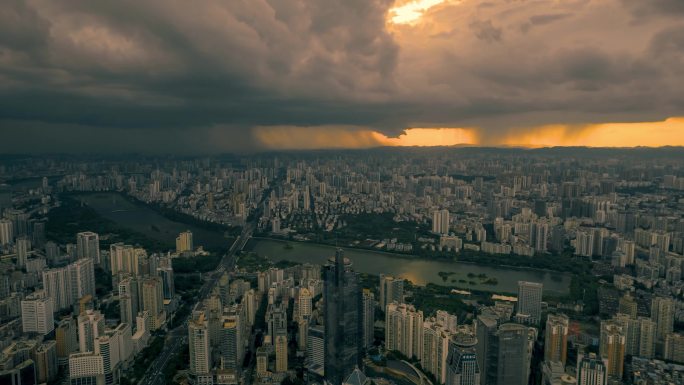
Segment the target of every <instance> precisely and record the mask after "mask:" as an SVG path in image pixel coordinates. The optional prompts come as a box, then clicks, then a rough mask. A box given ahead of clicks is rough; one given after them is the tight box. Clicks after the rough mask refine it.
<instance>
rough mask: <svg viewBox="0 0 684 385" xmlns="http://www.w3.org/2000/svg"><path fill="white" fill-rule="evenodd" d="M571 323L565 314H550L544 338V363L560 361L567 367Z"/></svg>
mask: <svg viewBox="0 0 684 385" xmlns="http://www.w3.org/2000/svg"><path fill="white" fill-rule="evenodd" d="M569 323H570V321H569V319H568V316H566V315H565V314H549V316H548V318H547V319H546V334H545V336H544V361H560V362H562V363H563V365H565V362H566V359H567V350H568V329H569Z"/></svg>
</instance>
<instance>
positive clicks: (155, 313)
mask: <svg viewBox="0 0 684 385" xmlns="http://www.w3.org/2000/svg"><path fill="white" fill-rule="evenodd" d="M142 309H143V310H146V311H148V312H149V313H150V316H151V317H152V330H157V329H159V328H160V327H161V325H162V324H163V323H164V321H165V320H166V319H165V313H164V291H163V288H162V280H161V278H159V277H148V278H145V279H143V281H142Z"/></svg>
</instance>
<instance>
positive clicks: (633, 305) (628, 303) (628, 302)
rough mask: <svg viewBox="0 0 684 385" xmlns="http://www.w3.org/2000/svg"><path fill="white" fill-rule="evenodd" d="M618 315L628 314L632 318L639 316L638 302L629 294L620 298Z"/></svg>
mask: <svg viewBox="0 0 684 385" xmlns="http://www.w3.org/2000/svg"><path fill="white" fill-rule="evenodd" d="M618 313H622V314H627V315H629V316H630V317H632V318H636V316H637V302H636V299H635V298H634V297H632V296H631V295H630V294H629V293H627V294H625V295H624V296H622V297H620V300H619V301H618Z"/></svg>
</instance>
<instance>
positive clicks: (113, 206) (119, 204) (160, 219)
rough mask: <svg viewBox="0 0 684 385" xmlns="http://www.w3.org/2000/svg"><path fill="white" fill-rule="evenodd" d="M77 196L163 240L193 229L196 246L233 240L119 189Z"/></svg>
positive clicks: (123, 223)
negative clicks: (177, 218)
mask: <svg viewBox="0 0 684 385" xmlns="http://www.w3.org/2000/svg"><path fill="white" fill-rule="evenodd" d="M77 199H79V200H81V201H83V202H85V203H86V204H87V205H88V206H90V207H91V208H93V209H94V210H95V211H97V213H98V214H100V215H102V216H103V217H105V218H107V219H109V220H112V221H114V222H116V223H117V224H118V225H119V226H123V227H126V228H129V229H131V230H133V231H137V232H139V233H143V234H145V235H146V236H148V237H150V238H152V239H156V240H159V241H162V242H167V243H172V244H175V241H176V237H177V236H178V234H179V233H180V232H182V231H185V230H190V231H192V238H193V243H194V244H195V247H197V246H204V247H207V248H215V247H222V248H226V249H227V248H228V247H230V244H231V243H232V241H233V240H232V239H228V238H226V237H224V236H223V234H222V233H221V232H218V231H212V230H207V229H203V228H200V227H197V226H193V225H190V224H185V223H181V222H175V221H172V220H169V219H167V218H166V217H164V216H162V215H161V214H159V213H157V212H156V211H154V210H152V209H151V208H149V207H147V206H145V205H143V204H138V203H133V202H131V201H129V200H127V199H126V198H124V197H123V196H122V195H121V194H119V193H116V192H97V193H87V194H82V195H79V196H78V197H77Z"/></svg>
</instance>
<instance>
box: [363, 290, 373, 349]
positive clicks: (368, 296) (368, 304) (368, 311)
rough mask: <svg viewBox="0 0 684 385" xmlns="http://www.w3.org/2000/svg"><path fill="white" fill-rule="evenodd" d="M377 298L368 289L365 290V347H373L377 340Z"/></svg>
mask: <svg viewBox="0 0 684 385" xmlns="http://www.w3.org/2000/svg"><path fill="white" fill-rule="evenodd" d="M374 325H375V296H374V295H373V293H372V292H371V291H370V290H368V289H363V347H364V348H366V349H368V348H370V347H372V346H373V340H374V339H375V336H374V333H375V326H374Z"/></svg>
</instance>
